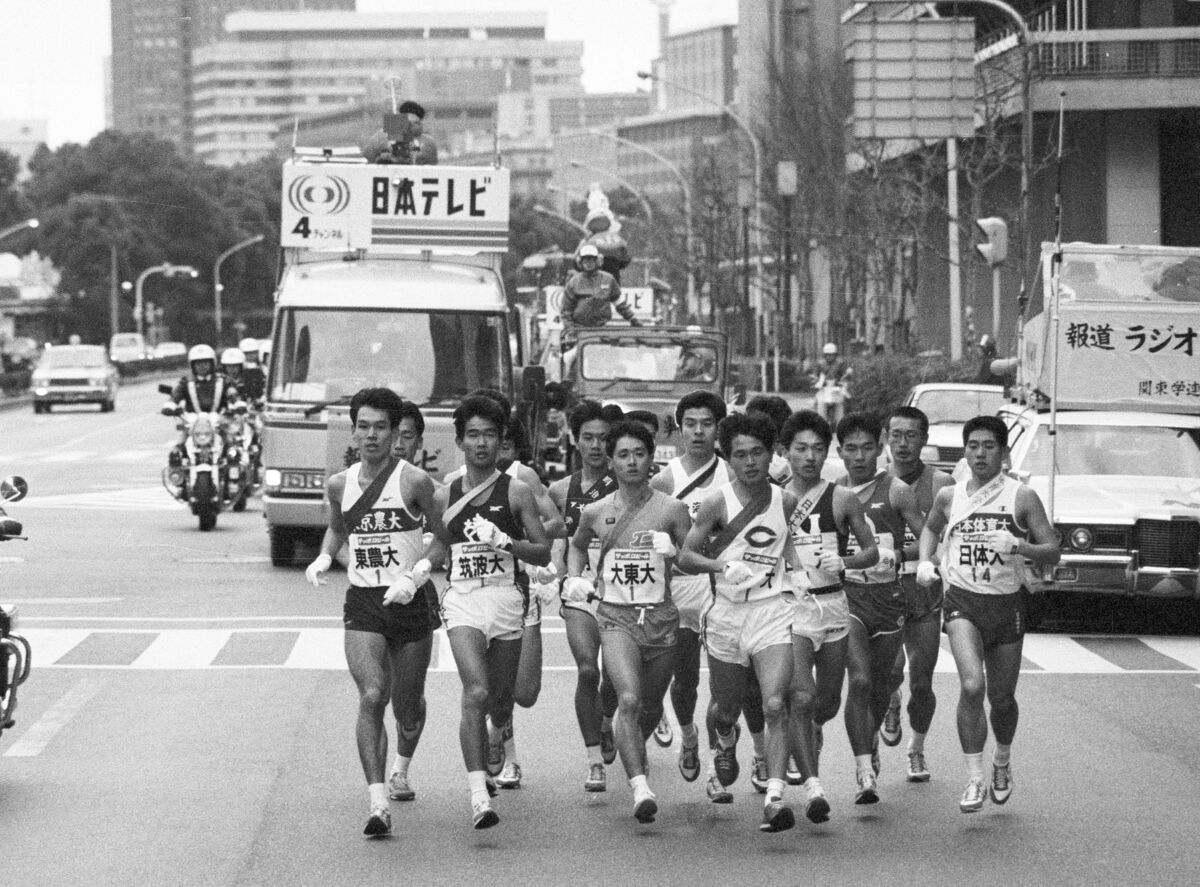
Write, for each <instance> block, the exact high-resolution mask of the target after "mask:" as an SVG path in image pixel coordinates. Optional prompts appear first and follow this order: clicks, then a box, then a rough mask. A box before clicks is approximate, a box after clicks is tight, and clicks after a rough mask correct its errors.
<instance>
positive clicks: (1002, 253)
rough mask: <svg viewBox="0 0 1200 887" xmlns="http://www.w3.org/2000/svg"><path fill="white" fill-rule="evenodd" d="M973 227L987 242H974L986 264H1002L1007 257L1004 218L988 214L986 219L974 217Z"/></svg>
mask: <svg viewBox="0 0 1200 887" xmlns="http://www.w3.org/2000/svg"><path fill="white" fill-rule="evenodd" d="M975 227H976V228H978V229H979V230H980V231H981V232H982V233H983V236H984V237H986V238H987V243H977V244H975V249H976V250H978V251H979V255H981V256H983V259H984V261H985V262H987V263H988V265H992V266H995V265H1002V264H1004V260H1005V259H1006V258H1008V225H1007V224H1006V223H1005V221H1004V219H998V218H996V217H995V216H989V217H988V218H986V219H976V220H975Z"/></svg>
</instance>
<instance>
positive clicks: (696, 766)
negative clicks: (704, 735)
mask: <svg viewBox="0 0 1200 887" xmlns="http://www.w3.org/2000/svg"><path fill="white" fill-rule="evenodd" d="M679 775H680V776H682V777H683V781H684V782H695V781H696V780H697V779H698V778H699V776H700V740H699V737H697V740H696V742H695V744H693V745H688V744H687V743H686V742H681V743H680V744H679Z"/></svg>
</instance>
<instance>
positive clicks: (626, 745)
mask: <svg viewBox="0 0 1200 887" xmlns="http://www.w3.org/2000/svg"><path fill="white" fill-rule="evenodd" d="M601 637H602V641H601V643H602V644H603V645H604V668H605V670H606V671H607V672H608V674H609V676H610V677H611V678H612V682H613V688H614V689H615V690H616V692H617V713H618V717H617V723H616V736H617V752H618V753H619V754H620V755H621V764H622V765H623V766H624V767H625V775H626V776H628V777H629V778H630V779H631V780H632V779H633V778H634V777H635V776H645V775H646V740H645V737H644V736H643V735H642V648H641V647H640V646H638V643H637V641H635V640H634V639H633V638H632V637H630V636H629V635H628V634H626V633H625V632H623V631H619V630H612V631H606V632H604V634H603V635H602V636H601ZM656 723H657V722H656ZM650 729H651V730H653V729H654V725H653V724H651V726H650Z"/></svg>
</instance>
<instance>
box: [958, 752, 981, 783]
mask: <svg viewBox="0 0 1200 887" xmlns="http://www.w3.org/2000/svg"><path fill="white" fill-rule="evenodd" d="M963 757H964V758H966V760H967V778H968V779H983V752H979V753H978V754H974V755H963Z"/></svg>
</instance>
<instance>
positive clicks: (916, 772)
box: [908, 751, 930, 782]
mask: <svg viewBox="0 0 1200 887" xmlns="http://www.w3.org/2000/svg"><path fill="white" fill-rule="evenodd" d="M929 776H930V774H929V768H928V767H926V766H925V753H924V752H919V751H910V752H909V753H908V781H909V782H928V781H929Z"/></svg>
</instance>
